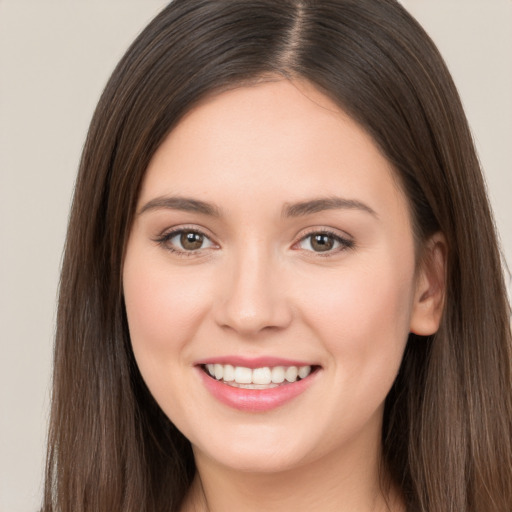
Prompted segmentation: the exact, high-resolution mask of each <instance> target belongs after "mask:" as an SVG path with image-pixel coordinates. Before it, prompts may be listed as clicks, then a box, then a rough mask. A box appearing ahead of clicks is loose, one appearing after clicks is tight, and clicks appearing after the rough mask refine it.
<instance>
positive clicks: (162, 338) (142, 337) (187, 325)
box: [123, 255, 211, 366]
mask: <svg viewBox="0 0 512 512" xmlns="http://www.w3.org/2000/svg"><path fill="white" fill-rule="evenodd" d="M201 281H202V280H201V277H200V275H198V273H197V272H196V273H191V272H186V271H183V270H181V269H179V268H178V269H176V268H174V269H173V268H172V267H170V266H169V265H165V264H164V265H157V264H149V263H148V260H147V259H145V258H137V256H136V255H134V256H132V257H130V258H127V261H126V262H125V268H124V275H123V286H124V297H125V305H126V313H127V318H128V325H129V330H130V337H131V341H132V347H133V350H134V353H135V356H136V358H137V362H138V363H139V366H140V365H141V364H142V363H143V360H144V359H146V358H149V359H158V360H162V359H161V358H162V356H164V355H171V354H173V355H175V354H176V353H181V352H180V351H181V350H182V349H183V347H185V346H186V343H187V340H190V339H191V338H192V337H193V336H194V333H195V331H196V329H197V326H198V325H199V324H200V320H201V317H202V315H203V313H204V311H205V310H206V309H207V302H208V301H209V297H210V296H211V294H208V290H207V289H206V287H205V286H204V285H202V283H201Z"/></svg>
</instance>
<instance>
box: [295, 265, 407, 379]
mask: <svg viewBox="0 0 512 512" xmlns="http://www.w3.org/2000/svg"><path fill="white" fill-rule="evenodd" d="M376 261H379V262H378V263H377V264H376ZM413 276H414V261H413V258H410V259H409V260H408V261H404V260H403V259H402V260H401V261H400V264H397V263H393V260H392V259H385V258H381V259H380V260H375V259H372V261H371V265H370V264H369V265H364V264H363V265H358V266H353V267H351V268H350V270H347V271H346V272H345V271H340V272H339V274H338V275H336V276H335V275H332V276H329V278H328V279H325V280H324V282H323V283H322V281H320V280H316V282H315V286H314V287H308V288H309V289H310V290H311V291H310V293H309V294H308V296H307V303H304V308H303V309H304V311H305V312H307V313H305V314H306V321H307V322H308V323H309V324H310V326H311V327H312V328H313V329H314V330H316V331H317V333H318V336H319V337H320V338H321V339H322V340H323V342H324V344H325V345H326V348H327V350H328V352H329V354H330V355H331V357H332V358H333V359H334V362H335V363H336V364H337V365H338V366H341V367H343V374H344V375H347V374H348V375H353V376H355V377H357V378H361V376H362V373H363V374H368V376H370V375H373V376H374V377H378V376H379V375H380V376H382V377H383V378H386V379H389V377H388V376H387V374H388V373H391V374H393V373H394V372H396V371H397V370H398V366H399V364H400V361H401V357H402V353H403V350H404V348H405V343H406V341H407V337H408V334H409V324H410V316H411V311H412V300H413V283H414V279H413ZM333 283H336V284H335V285H333ZM393 378H394V377H393Z"/></svg>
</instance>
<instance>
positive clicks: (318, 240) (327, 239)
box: [311, 234, 334, 252]
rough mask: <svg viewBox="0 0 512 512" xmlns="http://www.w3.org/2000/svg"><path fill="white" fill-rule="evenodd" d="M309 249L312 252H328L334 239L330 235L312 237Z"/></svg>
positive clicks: (332, 245)
mask: <svg viewBox="0 0 512 512" xmlns="http://www.w3.org/2000/svg"><path fill="white" fill-rule="evenodd" d="M311 247H312V248H313V250H314V251H317V252H325V251H330V250H331V249H332V248H333V247H334V238H333V237H332V236H330V235H322V234H318V235H313V236H312V237H311Z"/></svg>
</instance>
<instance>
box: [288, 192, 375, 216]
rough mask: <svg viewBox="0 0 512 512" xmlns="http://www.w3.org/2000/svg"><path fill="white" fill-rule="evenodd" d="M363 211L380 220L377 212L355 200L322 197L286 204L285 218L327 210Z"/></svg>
mask: <svg viewBox="0 0 512 512" xmlns="http://www.w3.org/2000/svg"><path fill="white" fill-rule="evenodd" d="M339 209H343V210H361V211H363V212H366V213H369V214H370V215H373V216H374V217H375V218H378V217H379V216H378V215H377V212H375V210H373V208H370V207H369V206H368V205H367V204H365V203H362V202H361V201H357V200H355V199H344V198H342V197H336V196H332V197H321V198H318V199H312V200H309V201H301V202H299V203H293V204H286V205H285V206H284V208H283V212H282V215H283V217H302V216H305V215H311V214H313V213H318V212H322V211H325V210H339Z"/></svg>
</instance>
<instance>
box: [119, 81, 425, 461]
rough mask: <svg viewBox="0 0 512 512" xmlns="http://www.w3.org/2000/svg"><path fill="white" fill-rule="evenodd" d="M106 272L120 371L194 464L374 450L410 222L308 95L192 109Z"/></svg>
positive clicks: (239, 98) (351, 128)
mask: <svg viewBox="0 0 512 512" xmlns="http://www.w3.org/2000/svg"><path fill="white" fill-rule="evenodd" d="M123 272H124V273H123V279H124V295H125V300H126V310H127V315H128V323H129V329H130V335H131V340H132V345H133V351H134V353H135V358H136V361H137V364H138V366H139V368H140V371H141V374H142V376H143V378H144V380H145V382H146V384H147V386H148V388H149V389H150V391H151V393H152V394H153V396H154V397H155V399H156V401H157V402H158V403H159V405H160V406H161V408H162V409H163V411H164V412H165V413H166V414H167V416H168V417H169V418H170V419H171V420H172V421H173V422H174V424H175V425H176V426H177V427H178V428H179V429H180V430H181V431H182V432H183V434H184V435H185V436H186V437H187V438H188V439H189V440H190V441H191V442H192V445H193V447H194V451H195V455H196V457H197V458H199V459H201V458H207V459H208V460H210V461H214V462H216V463H219V464H222V465H223V466H227V467H230V468H234V469H238V470H248V471H278V470H283V469H287V468H293V467H296V466H297V465H300V464H305V463H308V462H313V461H317V460H320V459H321V458H322V457H328V456H330V455H336V456H338V455H342V454H349V453H350V454H352V455H353V454H356V458H357V457H358V456H359V457H363V456H364V457H368V456H369V454H372V453H374V452H375V451H378V446H379V440H380V433H381V421H382V412H383V403H384V399H385V397H386V394H387V393H388V391H389V389H390V387H391V385H392V383H393V381H394V379H395V376H396V374H397V371H398V368H399V365H400V362H401V358H402V354H403V351H404V347H405V344H406V341H407V337H408V334H409V332H410V331H411V330H414V327H415V322H421V320H418V319H419V317H420V316H421V314H422V313H421V311H420V310H421V307H419V306H418V302H419V301H418V298H417V297H418V295H419V290H418V287H419V286H418V282H417V274H416V272H415V248H414V241H413V233H412V229H411V219H410V216H409V212H408V204H407V201H406V198H405V197H404V194H403V193H402V191H401V190H400V188H399V186H398V184H397V181H396V180H395V179H394V176H393V171H392V169H391V167H390V165H389V163H388V162H387V160H386V159H385V158H384V157H383V156H382V154H381V153H380V152H379V150H378V149H377V147H376V145H375V144H374V143H373V141H372V139H371V138H370V137H369V136H368V135H367V134H366V133H365V132H364V131H363V130H362V129H361V128H360V127H359V126H358V125H357V124H356V123H355V122H354V121H353V120H352V119H351V118H349V117H348V116H347V115H346V114H345V113H344V112H343V111H341V110H340V109H339V108H338V107H337V106H336V105H335V104H334V103H333V102H331V101H330V100H329V99H328V98H326V97H325V96H324V95H322V94H321V93H319V92H318V91H317V90H316V89H314V88H313V87H312V86H311V85H309V84H307V83H303V82H300V83H291V82H289V81H286V80H282V81H277V82H271V83H270V82H269V83H263V84H259V85H256V86H253V87H244V88H239V89H236V90H233V91H229V92H224V93H221V94H219V95H217V96H215V97H212V98H210V99H209V100H207V101H205V102H203V103H202V104H201V105H199V106H198V107H196V108H195V109H194V110H192V111H191V112H190V113H189V114H188V115H187V116H186V117H185V118H184V119H183V120H182V121H181V122H180V123H179V124H178V126H177V127H176V128H175V129H174V130H173V131H172V132H171V133H170V135H169V136H168V137H167V138H166V140H165V141H164V143H163V144H162V145H161V147H160V148H159V150H158V151H157V153H156V154H155V156H154V158H153V159H152V161H151V164H150V166H149V168H148V170H147V173H146V176H145V179H144V182H143V186H142V190H141V194H140V198H139V201H138V205H137V213H136V218H135V221H134V224H133V228H132V231H131V235H130V239H129V243H128V248H127V253H126V259H125V262H124V271H123ZM210 373H213V374H214V375H213V376H212V375H210ZM297 374H299V377H297ZM301 376H302V378H300V377H301Z"/></svg>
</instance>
